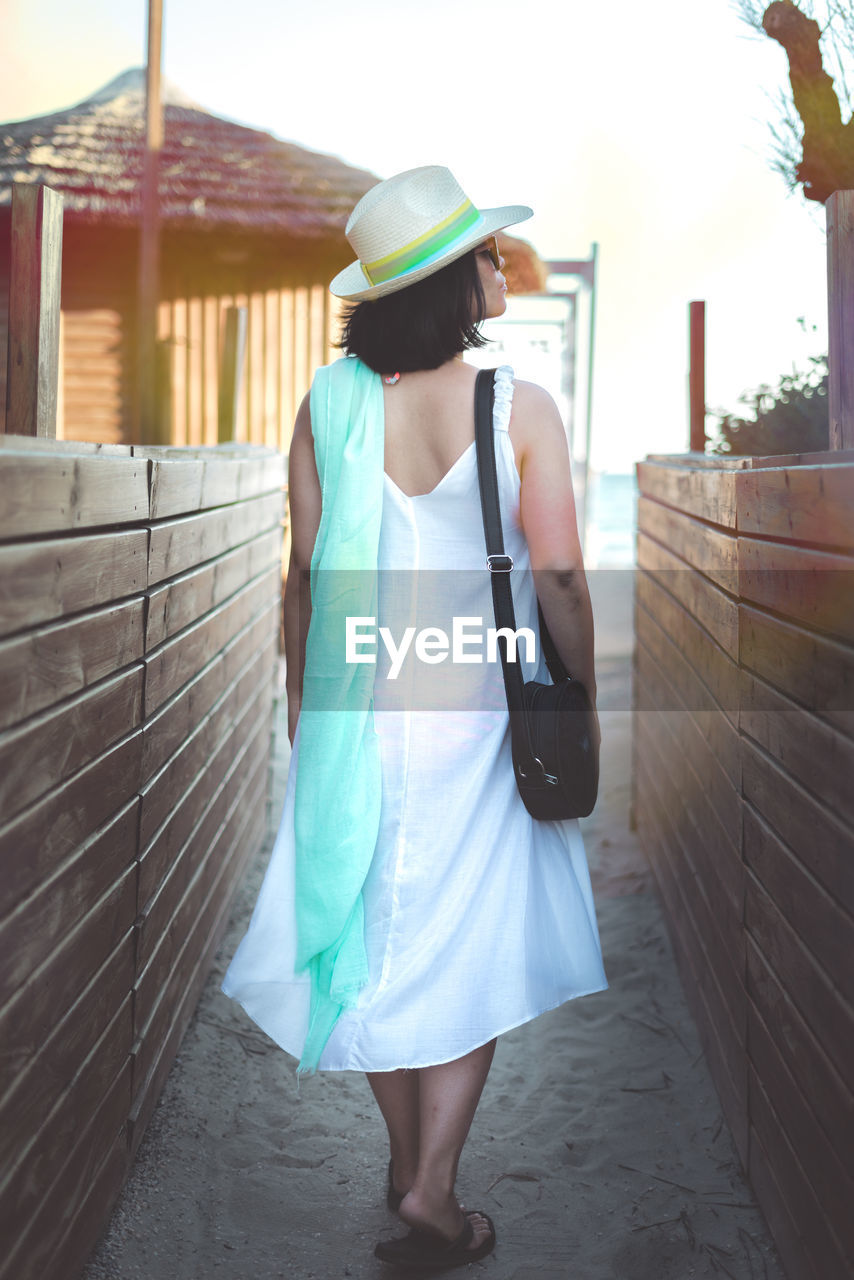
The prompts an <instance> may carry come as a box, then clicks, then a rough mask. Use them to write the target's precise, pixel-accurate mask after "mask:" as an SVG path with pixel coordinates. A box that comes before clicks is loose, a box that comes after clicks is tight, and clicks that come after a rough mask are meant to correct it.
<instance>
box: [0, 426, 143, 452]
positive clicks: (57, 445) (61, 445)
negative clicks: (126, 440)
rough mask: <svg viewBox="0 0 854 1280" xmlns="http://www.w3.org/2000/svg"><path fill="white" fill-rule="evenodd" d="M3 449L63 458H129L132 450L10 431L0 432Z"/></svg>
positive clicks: (128, 447) (121, 446) (0, 444)
mask: <svg viewBox="0 0 854 1280" xmlns="http://www.w3.org/2000/svg"><path fill="white" fill-rule="evenodd" d="M4 449H10V450H12V452H14V453H29V452H32V453H34V454H41V455H42V456H43V457H54V456H56V457H63V458H64V457H67V455H69V454H81V455H83V456H84V457H86V456H88V457H94V456H95V455H99V456H102V457H111V458H129V457H130V456H131V452H132V451H131V447H130V445H128V444H107V443H104V442H103V441H100V440H53V439H49V438H47V437H45V436H19V435H14V433H12V432H11V431H10V432H8V433H5V434H0V451H2V450H4Z"/></svg>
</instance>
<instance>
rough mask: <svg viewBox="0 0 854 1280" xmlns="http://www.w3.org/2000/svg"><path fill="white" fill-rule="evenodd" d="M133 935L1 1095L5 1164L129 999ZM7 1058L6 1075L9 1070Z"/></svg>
mask: <svg viewBox="0 0 854 1280" xmlns="http://www.w3.org/2000/svg"><path fill="white" fill-rule="evenodd" d="M133 951H134V939H133V933H132V931H130V930H128V932H127V933H126V934H125V936H124V938H122V939H121V941H120V942H119V944H118V946H117V947H116V948H115V949H114V950H113V951H111V952H110V954H109V955H108V956H107V958H106V960H105V961H104V962H103V964H102V965H101V966H100V967H99V968H97V969H96V970H95V971H94V975H93V977H92V978H91V979H90V981H89V983H88V984H87V985H86V987H85V989H84V990H83V992H82V994H81V995H80V996H79V998H78V999H76V1000H73V1003H72V1004H71V1007H70V1008H69V1009H68V1010H66V1011H65V1012H64V1013H62V1014H61V1015H59V1016H57V1018H56V1020H55V1021H54V1022H53V1023H51V1024H50V1025H48V1026H47V1027H46V1028H45V1030H44V1034H43V1036H42V1038H41V1039H40V1040H39V1042H38V1043H35V1041H34V1042H33V1046H32V1056H30V1057H29V1058H27V1059H26V1060H25V1061H21V1063H20V1065H19V1066H18V1069H17V1070H16V1072H15V1073H14V1075H13V1074H12V1073H11V1071H9V1072H8V1074H9V1077H10V1081H11V1083H10V1084H9V1087H8V1089H7V1090H6V1091H5V1093H4V1094H3V1097H2V1099H0V1168H2V1169H8V1168H11V1166H12V1163H13V1162H14V1160H16V1159H17V1157H18V1154H19V1153H20V1152H21V1151H23V1150H24V1148H25V1147H26V1146H27V1143H28V1142H29V1140H30V1138H31V1137H32V1135H33V1134H34V1133H35V1132H37V1130H38V1126H39V1125H40V1124H41V1123H42V1121H43V1119H44V1117H45V1116H46V1115H47V1114H48V1113H49V1111H50V1110H51V1108H52V1107H53V1105H54V1103H55V1102H56V1099H57V1098H58V1097H59V1096H60V1094H61V1093H62V1091H63V1090H64V1089H65V1088H67V1086H68V1082H69V1080H72V1079H73V1078H74V1075H75V1073H76V1071H77V1069H78V1067H79V1066H80V1063H81V1062H84V1061H85V1060H86V1058H87V1057H88V1055H89V1054H90V1052H91V1050H92V1047H93V1046H94V1045H95V1044H96V1043H97V1041H98V1040H99V1039H100V1037H101V1036H102V1035H103V1033H104V1031H105V1029H106V1027H107V1026H108V1024H109V1023H110V1022H111V1021H112V1019H113V1018H114V1017H115V1015H116V1012H117V1010H119V1009H120V1008H121V1007H122V1005H123V1004H124V1003H125V1001H126V1000H127V997H128V994H129V993H130V991H131V990H132V988H133V982H134V954H133ZM11 1017H12V1021H11V1022H10V1021H8V1020H7V1015H6V1014H5V1013H4V1014H3V1015H0V1023H2V1025H3V1026H4V1029H5V1030H6V1031H7V1033H8V1030H9V1029H10V1028H11V1027H12V1026H13V1025H14V1010H13V1011H12V1014H11ZM6 1073H7V1072H6V1064H5V1063H4V1077H5V1075H6Z"/></svg>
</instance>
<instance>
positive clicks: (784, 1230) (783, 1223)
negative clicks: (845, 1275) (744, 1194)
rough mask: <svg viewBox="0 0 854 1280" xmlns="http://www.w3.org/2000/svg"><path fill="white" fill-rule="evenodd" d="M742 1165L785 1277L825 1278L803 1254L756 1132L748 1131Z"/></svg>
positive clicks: (794, 1224)
mask: <svg viewBox="0 0 854 1280" xmlns="http://www.w3.org/2000/svg"><path fill="white" fill-rule="evenodd" d="M744 1167H745V1169H746V1170H747V1172H748V1175H749V1178H750V1185H751V1187H752V1188H753V1191H754V1193H755V1195H756V1199H757V1201H758V1203H759V1205H760V1208H761V1209H762V1213H763V1216H764V1218H765V1221H766V1222H767V1224H768V1228H769V1230H770V1232H771V1235H772V1237H773V1239H774V1244H775V1245H776V1246H777V1250H778V1252H779V1255H780V1259H781V1263H782V1265H783V1266H784V1267H785V1269H786V1271H785V1274H786V1280H826V1277H825V1276H823V1275H819V1274H818V1273H817V1272H816V1270H815V1267H814V1266H813V1263H812V1260H811V1258H810V1256H809V1255H808V1254H807V1252H806V1250H805V1247H804V1242H803V1239H802V1238H801V1232H800V1226H799V1223H797V1222H796V1221H794V1220H793V1218H792V1214H791V1211H790V1210H789V1206H788V1204H787V1202H786V1200H785V1199H784V1197H783V1194H782V1192H781V1190H780V1187H779V1185H778V1183H777V1180H776V1177H775V1172H776V1171H775V1170H774V1169H772V1166H771V1162H770V1161H769V1159H768V1156H767V1155H766V1153H765V1151H764V1149H763V1146H762V1143H761V1141H760V1140H759V1138H758V1136H757V1135H756V1134H755V1133H754V1132H753V1131H751V1134H750V1150H749V1153H748V1157H747V1159H746V1160H745V1161H744Z"/></svg>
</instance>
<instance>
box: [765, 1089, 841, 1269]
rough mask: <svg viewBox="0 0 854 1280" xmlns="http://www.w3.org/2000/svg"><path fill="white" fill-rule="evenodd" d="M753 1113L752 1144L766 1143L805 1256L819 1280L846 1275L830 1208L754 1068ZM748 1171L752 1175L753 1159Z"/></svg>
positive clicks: (775, 1176)
mask: <svg viewBox="0 0 854 1280" xmlns="http://www.w3.org/2000/svg"><path fill="white" fill-rule="evenodd" d="M750 1115H751V1148H752V1147H753V1143H754V1142H755V1141H757V1140H758V1141H759V1142H760V1143H761V1145H762V1149H763V1152H764V1153H765V1155H766V1158H767V1160H768V1163H769V1164H770V1166H771V1168H772V1169H773V1171H774V1179H775V1182H776V1183H777V1186H778V1188H779V1190H780V1193H781V1199H782V1201H783V1204H784V1205H785V1210H786V1211H787V1212H788V1213H789V1214H790V1215H791V1218H792V1222H793V1223H794V1224H795V1226H796V1230H797V1235H798V1236H799V1237H800V1240H801V1242H802V1245H803V1251H804V1255H805V1258H806V1259H807V1260H808V1262H809V1265H810V1266H811V1267H812V1275H814V1276H815V1277H816V1280H819V1278H820V1277H830V1276H840V1277H841V1276H844V1275H845V1271H846V1263H845V1255H844V1253H842V1252H840V1247H839V1241H838V1239H835V1238H834V1233H833V1230H832V1227H831V1224H830V1222H829V1220H828V1215H827V1212H826V1208H825V1206H824V1205H823V1204H822V1203H821V1201H820V1200H819V1198H818V1196H817V1194H816V1191H815V1188H814V1187H812V1186H811V1184H810V1181H809V1178H808V1177H807V1176H806V1174H805V1172H804V1170H803V1167H802V1165H801V1164H800V1162H799V1160H798V1158H797V1156H796V1155H795V1153H794V1152H793V1150H792V1147H791V1144H790V1143H789V1141H788V1139H787V1137H786V1134H785V1131H784V1129H783V1128H782V1126H781V1123H780V1118H779V1117H778V1116H777V1115H776V1113H775V1111H774V1108H773V1107H772V1106H771V1103H770V1101H769V1099H768V1095H767V1093H766V1091H765V1089H764V1087H763V1085H762V1083H761V1082H760V1081H759V1079H758V1078H757V1076H756V1073H755V1072H754V1071H751V1072H750ZM748 1173H749V1174H750V1175H751V1177H752V1159H751V1164H750V1165H749V1166H748ZM787 1261H788V1259H787ZM807 1274H810V1273H809V1272H808V1273H807Z"/></svg>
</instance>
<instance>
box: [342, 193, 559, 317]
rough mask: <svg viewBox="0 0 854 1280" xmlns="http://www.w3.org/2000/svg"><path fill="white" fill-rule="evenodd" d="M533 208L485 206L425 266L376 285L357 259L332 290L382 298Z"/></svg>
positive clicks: (355, 298) (359, 298) (360, 298)
mask: <svg viewBox="0 0 854 1280" xmlns="http://www.w3.org/2000/svg"><path fill="white" fill-rule="evenodd" d="M533 212H534V211H533V209H529V208H528V206H527V205H526V204H508V205H503V206H502V207H501V208H499V209H481V210H480V221H479V222H478V224H477V226H476V227H472V229H471V231H470V232H469V233H468V234H467V235H465V236H464V237H463V239H462V240H459V241H457V242H456V243H455V244H454V246H453V248H452V249H449V250H448V252H447V253H445V254H443V255H442V256H441V257H440V258H435V259H433V260H432V261H431V262H427V263H425V264H424V266H421V267H415V268H414V269H413V270H412V271H405V272H404V273H403V274H402V275H399V276H395V277H394V279H393V280H384V281H381V282H380V283H379V284H374V285H372V284H371V283H370V281H369V280H368V277H367V276H366V275H365V272H364V270H363V268H362V264H361V262H359V261H358V260H357V261H356V262H351V263H350V265H349V267H345V268H344V270H343V271H339V272H338V275H337V276H336V277H335V279H334V280H333V281H332V283H331V284H330V286H329V292H330V293H333V294H334V295H335V296H336V298H343V299H344V300H345V301H347V302H369V301H374V300H375V299H376V298H382V297H383V296H384V295H385V294H387V293H397V292H398V291H399V290H400V289H406V288H407V287H408V286H409V285H411V284H417V282H418V281H419V280H424V279H426V278H427V276H432V275H435V274H436V272H437V271H441V269H442V267H446V266H447V265H448V263H450V262H456V260H457V258H461V257H462V256H463V254H464V253H468V252H469V250H470V249H473V248H474V247H475V245H478V244H480V242H481V240H484V239H485V238H486V236H491V235H494V234H495V232H496V231H503V230H504V228H505V227H513V226H515V225H516V223H517V222H525V221H526V219H528V218H530V217H531V216H532V215H533Z"/></svg>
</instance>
